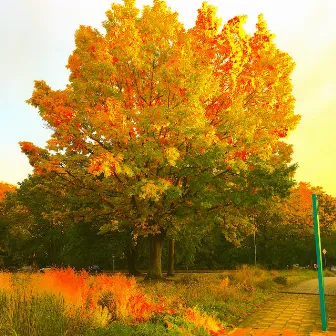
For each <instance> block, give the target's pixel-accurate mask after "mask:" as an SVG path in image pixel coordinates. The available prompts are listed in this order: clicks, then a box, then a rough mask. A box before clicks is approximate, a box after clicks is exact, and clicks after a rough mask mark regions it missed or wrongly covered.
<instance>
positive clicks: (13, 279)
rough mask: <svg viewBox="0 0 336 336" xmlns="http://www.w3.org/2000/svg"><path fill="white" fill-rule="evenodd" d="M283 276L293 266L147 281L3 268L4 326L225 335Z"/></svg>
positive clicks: (0, 328)
mask: <svg viewBox="0 0 336 336" xmlns="http://www.w3.org/2000/svg"><path fill="white" fill-rule="evenodd" d="M298 272H299V271H297V272H294V273H293V272H292V273H293V274H294V275H293V276H294V277H298V275H297V273H298ZM300 276H301V278H300V279H302V278H303V275H301V274H300ZM315 276H316V273H315ZM279 277H280V278H281V277H286V278H291V274H290V272H287V273H286V274H282V273H279V272H277V271H266V270H263V269H260V268H255V267H247V266H242V267H240V268H239V269H238V270H237V271H231V272H230V271H228V272H222V273H214V274H187V275H179V276H177V277H175V278H174V280H171V281H164V282H144V281H141V280H139V279H138V281H137V280H136V279H135V278H133V277H132V278H127V277H126V276H124V275H121V274H117V275H113V276H108V275H98V276H90V275H88V274H87V273H86V272H85V271H82V272H80V273H77V272H75V271H74V270H73V269H71V268H67V269H59V270H52V271H49V272H48V273H46V274H39V273H31V274H22V273H21V274H20V273H16V274H11V273H0V334H1V335H3V336H7V335H8V336H9V335H20V336H28V335H29V336H49V335H50V336H51V335H52V336H58V335H73V336H76V335H85V336H98V335H101V336H103V335H145V336H146V335H193V336H194V335H200V336H202V335H204V336H206V335H226V334H227V331H228V330H230V329H231V328H232V327H234V325H236V324H239V322H240V321H241V320H242V319H243V318H244V317H246V316H247V315H248V314H250V313H251V312H253V311H254V310H255V309H256V308H257V307H258V306H261V305H263V304H264V302H265V301H266V300H269V299H271V298H272V297H273V296H274V294H276V293H277V292H278V289H279V288H283V284H281V281H280V283H277V282H279V281H277V282H275V281H274V280H275V279H277V278H279Z"/></svg>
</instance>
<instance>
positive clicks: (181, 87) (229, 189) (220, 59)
mask: <svg viewBox="0 0 336 336" xmlns="http://www.w3.org/2000/svg"><path fill="white" fill-rule="evenodd" d="M106 15H107V20H106V21H104V23H103V26H104V28H105V30H106V33H105V34H101V33H100V32H99V31H98V30H96V29H92V28H91V27H87V26H81V27H80V28H79V29H78V30H77V32H76V34H75V42H76V49H75V50H74V52H73V53H72V55H71V56H70V57H69V62H68V65H67V68H68V69H69V70H70V77H69V84H68V85H67V86H66V88H65V89H64V90H52V89H51V88H50V87H49V86H48V85H47V84H46V83H45V82H44V81H35V90H34V92H33V94H32V97H31V98H30V99H29V100H28V102H29V104H31V105H33V106H34V107H37V108H38V110H39V114H40V116H41V117H42V118H43V120H44V121H45V122H46V123H47V124H48V126H49V127H50V128H51V129H52V130H53V131H54V133H53V135H52V136H51V138H50V140H49V141H48V144H47V146H46V148H44V149H42V148H39V147H37V146H35V145H33V144H32V143H28V142H22V143H21V148H22V151H23V152H24V153H26V154H27V156H28V157H29V160H30V163H31V165H32V166H33V167H34V172H35V173H36V174H50V173H52V174H54V177H55V181H56V180H57V181H63V182H62V183H63V184H64V190H65V191H69V192H70V190H71V188H72V189H73V188H74V187H75V186H76V188H80V189H81V190H77V195H78V194H81V195H82V196H83V197H87V195H89V194H90V193H91V194H92V195H94V196H91V197H95V199H96V200H98V201H99V202H100V203H101V206H100V211H102V212H103V213H104V214H107V213H108V214H110V219H109V220H108V221H107V222H106V224H105V226H104V229H105V230H106V229H107V228H108V229H110V230H118V229H119V228H122V227H128V228H131V230H132V232H133V235H134V238H136V237H137V236H139V235H143V236H147V237H148V239H149V241H150V258H149V259H150V260H149V270H148V274H147V277H148V278H155V277H161V276H162V273H161V251H162V242H163V239H164V237H165V236H166V235H167V234H168V235H177V234H178V232H179V230H180V228H181V227H184V228H185V227H190V229H192V230H204V232H206V227H207V225H209V224H212V223H216V225H218V226H220V227H222V230H223V232H224V234H225V237H226V239H227V240H229V241H238V240H239V239H241V237H243V236H245V235H246V234H248V233H250V232H251V230H252V227H253V224H252V222H251V218H250V216H249V214H248V211H247V209H243V210H242V209H241V207H242V206H241V207H238V206H237V204H239V202H237V197H238V199H239V192H240V191H242V190H248V192H249V193H250V195H254V194H255V193H257V191H256V190H254V189H253V188H252V189H247V182H246V179H245V178H244V176H246V172H247V171H250V170H253V169H261V170H264V171H266V172H272V171H274V169H276V167H277V164H276V158H277V156H279V155H280V154H281V152H283V147H286V145H285V144H284V143H283V142H281V141H279V139H280V138H283V137H285V136H286V135H287V132H289V131H290V130H293V129H294V128H295V127H296V125H297V123H298V121H299V116H297V115H294V98H293V95H292V85H291V80H290V75H291V72H292V70H293V67H294V63H293V61H292V59H291V57H290V56H289V55H288V54H287V53H285V52H282V51H280V50H279V49H277V48H276V45H275V44H274V42H273V38H274V36H273V35H272V34H271V33H270V32H269V31H268V30H267V27H266V23H265V21H264V19H263V17H262V16H259V20H258V23H257V27H256V32H255V33H254V34H253V36H249V35H247V34H246V33H245V32H244V29H243V23H244V21H245V17H244V16H237V17H234V18H233V19H231V20H230V21H228V22H227V23H226V24H225V25H224V26H223V28H221V24H220V20H219V19H218V18H217V17H216V15H215V9H214V7H212V6H209V5H207V4H206V3H203V5H202V7H201V8H200V9H199V11H198V17H197V20H196V23H195V26H194V27H193V28H191V29H189V30H186V29H185V28H184V26H183V24H182V23H180V22H179V21H178V16H177V13H174V12H172V11H171V10H170V9H169V8H167V6H166V3H165V2H164V1H159V0H154V3H153V6H144V7H143V10H142V11H141V12H140V11H139V9H137V8H136V7H135V0H124V4H112V8H111V10H108V11H107V12H106ZM279 153H280V154H279ZM280 156H281V155H280ZM279 165H280V163H279ZM244 174H245V175H244ZM241 176H242V177H241ZM234 197H235V199H233V198H234ZM95 211H96V210H95V209H88V208H87V209H86V212H87V214H88V215H90V212H91V213H94V212H95ZM190 223H192V224H193V225H190Z"/></svg>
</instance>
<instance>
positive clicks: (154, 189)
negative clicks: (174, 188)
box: [139, 179, 171, 202]
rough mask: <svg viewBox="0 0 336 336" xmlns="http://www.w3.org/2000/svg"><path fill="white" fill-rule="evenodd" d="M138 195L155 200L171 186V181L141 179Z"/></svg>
mask: <svg viewBox="0 0 336 336" xmlns="http://www.w3.org/2000/svg"><path fill="white" fill-rule="evenodd" d="M143 182H144V185H143V186H142V187H141V191H140V193H139V197H140V198H142V199H151V200H153V201H155V202H157V201H159V200H160V199H161V196H162V194H163V193H164V192H165V191H166V190H167V189H168V188H169V187H170V186H171V182H170V181H167V180H165V179H157V180H155V181H154V180H146V179H145V180H143Z"/></svg>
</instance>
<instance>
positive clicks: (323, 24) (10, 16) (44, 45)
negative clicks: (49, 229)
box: [0, 0, 336, 197]
mask: <svg viewBox="0 0 336 336" xmlns="http://www.w3.org/2000/svg"><path fill="white" fill-rule="evenodd" d="M114 2H120V1H114ZM166 2H167V4H168V5H169V6H170V7H171V8H172V9H173V10H175V11H177V12H178V13H179V18H180V20H181V21H182V22H183V23H184V24H185V26H186V27H187V28H189V27H191V26H193V24H194V22H195V19H196V15H197V9H198V8H200V7H201V4H202V0H167V1H166ZM111 3H112V1H111V0H0V32H1V41H2V44H1V47H0V51H1V52H0V181H5V182H9V183H12V184H16V183H17V182H20V181H22V180H23V179H25V178H26V177H27V175H28V173H30V172H31V171H32V169H31V167H30V165H29V163H28V159H27V158H26V156H25V155H24V154H22V153H21V151H20V148H19V145H18V142H19V141H31V142H33V143H35V144H36V145H39V146H44V145H45V141H46V140H47V139H48V138H49V135H50V131H48V130H46V129H44V128H43V123H42V120H41V118H40V117H39V115H38V112H37V110H35V109H34V108H33V107H31V106H29V105H27V104H26V103H25V100H26V99H29V98H30V97H31V94H32V90H33V81H34V80H36V79H43V80H45V81H46V82H47V83H48V85H50V86H51V87H52V89H63V88H64V87H65V85H66V84H67V82H68V76H69V73H68V70H67V69H65V65H66V64H67V60H68V57H69V55H70V54H71V52H72V51H73V49H74V47H75V46H74V33H75V30H76V29H77V28H78V27H79V25H81V24H83V25H89V26H92V27H95V28H97V29H99V30H100V31H101V32H103V31H104V30H103V28H102V25H101V22H102V21H103V20H105V18H106V17H105V11H106V10H108V9H109V8H110V5H111ZM151 3H152V2H151V1H149V0H138V1H137V6H138V7H139V8H141V7H142V5H143V4H151ZM208 3H209V4H212V5H215V6H216V7H217V8H218V12H217V14H218V16H219V17H221V18H222V20H223V23H224V22H226V21H227V20H229V19H231V18H232V17H234V16H235V15H244V14H246V15H248V20H247V24H246V25H245V29H246V31H247V32H248V33H252V32H253V31H254V25H255V23H256V21H257V16H258V15H259V14H260V13H263V14H264V17H265V19H266V21H267V24H268V27H269V29H270V30H271V31H272V33H274V34H275V35H276V38H275V43H276V44H277V46H278V47H279V48H280V49H281V50H283V51H285V52H288V53H289V54H290V55H291V56H292V57H293V59H294V61H295V62H296V68H295V70H294V72H293V76H292V78H293V84H294V96H295V98H296V107H295V113H297V114H301V115H302V120H301V123H300V124H299V126H298V127H297V129H296V130H295V131H294V132H292V134H291V135H290V136H289V138H288V140H287V141H288V142H290V143H293V144H294V155H293V161H294V162H298V163H299V169H298V171H297V174H296V180H297V181H304V182H310V183H311V184H312V185H313V186H322V187H323V189H324V190H325V191H326V192H327V193H328V194H330V195H332V196H334V197H336V176H335V175H336V1H335V0H281V1H280V0H273V1H270V0H211V1H210V0H209V1H208Z"/></svg>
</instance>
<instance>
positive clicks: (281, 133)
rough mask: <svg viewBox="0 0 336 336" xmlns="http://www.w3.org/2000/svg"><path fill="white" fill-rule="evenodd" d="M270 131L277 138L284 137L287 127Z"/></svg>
mask: <svg viewBox="0 0 336 336" xmlns="http://www.w3.org/2000/svg"><path fill="white" fill-rule="evenodd" d="M271 133H272V134H275V135H277V136H278V137H279V138H285V137H286V136H287V134H288V127H286V126H284V127H282V128H280V129H275V130H273V131H272V132H271Z"/></svg>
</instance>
